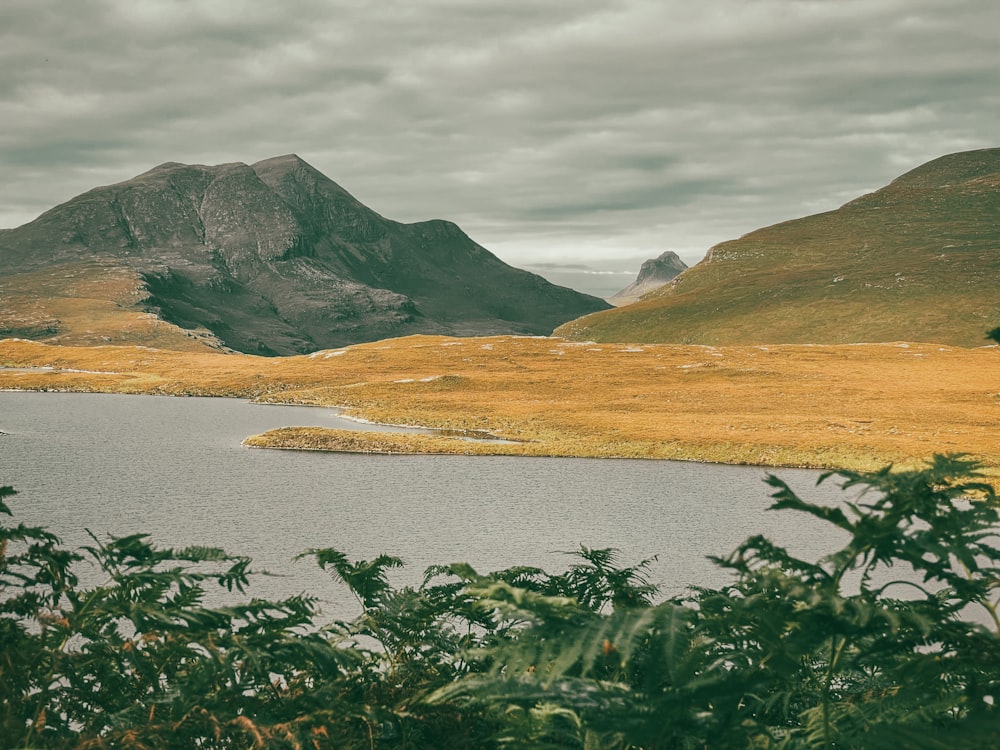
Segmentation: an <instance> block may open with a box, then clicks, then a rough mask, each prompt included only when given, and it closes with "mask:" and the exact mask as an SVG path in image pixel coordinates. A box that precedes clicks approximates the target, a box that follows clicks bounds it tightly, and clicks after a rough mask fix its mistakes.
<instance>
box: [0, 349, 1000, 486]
mask: <svg viewBox="0 0 1000 750" xmlns="http://www.w3.org/2000/svg"><path fill="white" fill-rule="evenodd" d="M984 341H985V340H984ZM998 365H1000V351H998V350H997V349H996V348H995V347H980V348H977V349H961V348H957V347H945V346H938V345H930V344H907V343H901V342H900V343H895V344H859V345H851V346H745V347H737V346H733V347H707V346H680V345H664V344H659V345H653V344H649V345H642V346H639V345H634V344H593V343H577V342H569V341H565V340H563V339H557V338H545V337H537V338H535V337H518V336H492V337H486V338H462V339H457V338H448V337H443V336H411V337H407V338H402V339H391V340H387V341H380V342H377V343H373V344H361V345H357V346H350V347H344V348H342V349H333V350H327V351H322V352H315V353H314V354H311V355H308V356H298V357H281V358H269V357H254V356H248V355H240V354H221V353H212V354H204V353H200V354H196V353H190V352H177V351H165V350H157V349H148V348H144V347H115V346H105V347H65V346H62V347H60V346H47V345H45V344H40V343H37V342H31V341H19V340H6V341H0V388H9V389H24V390H29V389H31V390H57V391H105V392H119V393H152V394H168V395H189V396H237V397H243V398H251V399H256V400H258V401H263V402H276V403H277V402H280V403H297V404H314V405H319V406H334V407H340V408H343V409H345V410H346V411H347V413H348V414H350V415H353V416H357V417H362V418H364V419H367V420H370V421H374V422H382V423H386V424H404V425H420V426H424V427H433V428H444V429H449V430H460V431H485V432H487V433H489V434H491V435H494V436H496V437H500V438H504V439H506V440H509V441H512V442H510V443H469V442H467V441H459V440H457V439H451V440H450V441H449V440H448V439H446V438H438V439H437V440H436V441H430V440H420V441H413V440H411V439H409V438H400V439H399V440H397V441H396V444H395V445H394V447H393V448H392V450H396V449H397V448H399V449H401V450H421V451H424V450H435V451H439V450H440V451H453V452H459V453H490V454H508V455H530V456H577V457H593V458H655V459H683V460H694V461H712V462H721V463H741V464H754V465H762V466H809V467H816V468H829V469H838V468H848V469H853V470H859V471H860V470H864V471H867V470H873V469H877V468H878V467H879V466H882V465H884V464H887V463H892V464H894V465H896V466H901V467H902V466H906V467H909V468H914V467H917V466H920V465H921V462H922V461H923V459H924V458H926V457H927V456H929V455H931V453H933V452H935V451H950V452H956V451H962V452H967V453H969V454H971V455H975V456H978V457H980V458H981V459H982V460H983V461H984V462H986V466H985V470H986V471H988V472H990V473H991V474H993V475H994V476H998V477H1000V444H998V442H997V430H996V425H997V421H998V418H1000V412H998V409H1000V399H998V396H997V383H998V378H1000V369H998ZM5 366H6V367H8V368H21V369H7V370H5V369H3V368H4V367H5ZM23 368H50V369H35V370H30V371H24V370H23ZM387 440H388V438H386V437H384V436H377V435H375V434H374V433H369V434H368V435H367V436H364V435H358V436H344V435H342V434H331V433H326V434H320V433H317V432H315V431H308V430H299V431H296V432H295V433H294V434H292V433H290V432H288V431H286V432H282V433H276V434H274V435H268V436H265V437H263V438H261V439H256V440H255V441H254V444H257V445H280V446H281V447H301V448H328V447H338V446H343V445H344V444H345V443H350V444H351V445H354V446H355V447H360V449H362V450H373V449H375V448H376V447H377V446H376V445H375V444H374V443H375V442H378V443H380V444H383V445H384V444H385V441H387ZM365 441H369V442H368V443H365ZM416 443H419V445H417V444H416Z"/></svg>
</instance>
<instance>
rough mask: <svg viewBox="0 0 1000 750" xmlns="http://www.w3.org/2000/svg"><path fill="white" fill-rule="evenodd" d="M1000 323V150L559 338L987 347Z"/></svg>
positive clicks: (764, 239) (828, 218) (777, 232)
mask: <svg viewBox="0 0 1000 750" xmlns="http://www.w3.org/2000/svg"><path fill="white" fill-rule="evenodd" d="M997 325H1000V148H994V149H982V150H978V151H967V152H962V153H957V154H951V155H948V156H943V157H940V158H938V159H935V160H933V161H931V162H928V163H926V164H924V165H922V166H920V167H918V168H916V169H914V170H912V171H910V172H907V173H906V174H904V175H902V176H900V177H899V178H897V179H896V180H893V182H891V183H890V184H889V185H887V186H885V187H884V188H882V189H880V190H877V191H875V192H873V193H870V194H868V195H863V196H861V197H859V198H857V199H855V200H852V201H850V202H849V203H847V204H845V205H844V206H841V207H840V208H839V209H837V210H835V211H828V212H826V213H822V214H816V215H814V216H807V217H804V218H801V219H795V220H792V221H786V222H783V223H781V224H775V225H774V226H770V227H764V228H762V229H758V230H756V231H754V232H750V233H749V234H746V235H744V236H743V237H740V238H739V239H735V240H731V241H728V242H723V243H721V244H719V245H716V246H715V247H713V248H712V249H711V250H710V251H709V252H708V254H707V256H706V257H705V259H704V260H703V261H701V262H700V263H698V264H697V265H695V266H693V267H691V268H690V269H688V270H687V271H685V272H684V273H683V274H681V275H680V276H678V277H677V278H676V279H674V280H673V281H671V282H669V283H668V284H666V285H665V286H663V287H661V288H660V289H658V290H656V291H654V292H652V293H650V294H648V295H647V296H645V297H644V298H643V299H642V300H641V301H639V302H637V303H636V304H634V305H630V306H628V307H623V308H618V309H616V310H611V311H606V312H600V313H596V314H594V315H590V316H587V317H584V318H582V319H580V320H576V321H573V322H571V323H568V324H566V325H565V326H562V327H560V328H559V329H558V330H557V331H556V334H557V335H559V336H566V337H568V338H581V339H586V340H596V341H632V342H661V343H692V344H767V343H793V344H800V343H801V344H807V343H814V344H849V343H858V342H885V341H922V342H931V343H940V344H954V345H958V346H982V345H985V344H986V343H987V341H986V337H985V332H986V331H988V330H991V329H992V328H994V327H996V326H997Z"/></svg>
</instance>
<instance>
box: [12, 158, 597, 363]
mask: <svg viewBox="0 0 1000 750" xmlns="http://www.w3.org/2000/svg"><path fill="white" fill-rule="evenodd" d="M67 280H72V281H71V282H70V281H67ZM0 292H2V302H0V335H21V336H25V337H34V338H44V339H48V340H56V341H69V340H72V341H74V342H79V341H84V340H86V338H87V336H86V335H85V334H86V332H91V333H92V334H93V335H94V343H96V342H100V341H112V342H129V343H135V342H136V341H135V339H139V342H140V343H141V339H142V335H138V334H135V333H134V326H135V325H138V323H137V320H138V318H136V316H137V315H139V316H140V317H142V318H143V319H145V320H146V323H145V324H144V326H145V327H146V328H148V327H149V326H150V325H152V324H151V323H149V322H148V319H149V318H150V317H153V318H155V319H156V322H157V323H162V322H163V321H165V322H166V323H169V324H173V326H174V327H177V328H179V329H180V332H178V330H176V329H172V330H173V334H170V336H173V339H178V337H187V338H188V339H193V340H197V342H198V343H209V344H214V345H219V346H225V347H229V348H232V349H236V350H239V351H244V352H251V353H261V354H269V355H270V354H293V353H302V352H309V351H313V350H316V349H321V348H328V347H336V346H342V345H345V344H351V343H358V342H364V341H373V340H377V339H381V338H387V337H394V336H402V335H408V334H414V333H433V334H447V335H456V336H466V335H486V334H502V333H521V334H548V333H550V332H551V331H552V329H553V328H554V327H555V326H557V325H559V324H560V323H564V322H566V321H567V320H571V319H573V318H576V317H579V316H580V315H583V314H586V313H589V312H594V311H597V310H601V309H605V308H607V307H608V305H607V303H605V302H604V301H603V300H600V299H598V298H596V297H591V296H588V295H585V294H581V293H579V292H576V291H573V290H571V289H567V288H565V287H559V286H555V285H553V284H550V283H549V282H547V281H545V280H544V279H543V278H541V277H540V276H537V275H535V274H532V273H528V272H527V271H523V270H520V269H516V268H512V267H511V266H508V265H507V264H505V263H503V262H502V261H501V260H499V259H498V258H497V257H496V256H494V255H493V254H491V253H490V252H488V251H487V250H486V249H484V248H483V247H481V246H479V245H478V244H476V243H475V242H473V241H472V240H471V239H469V237H468V236H466V235H465V233H464V232H462V230H461V229H459V228H458V227H457V226H456V225H455V224H452V223H451V222H447V221H440V220H434V221H425V222H419V223H416V224H401V223H398V222H395V221H391V220H389V219H386V218H383V217H382V216H380V215H379V214H377V213H375V212H374V211H372V210H371V209H369V208H367V207H366V206H364V205H362V204H361V203H360V202H359V201H357V200H356V199H355V198H354V197H353V196H351V195H350V194H349V193H348V192H347V191H346V190H344V189H343V188H342V187H340V186H339V185H338V184H336V183H335V182H333V181H332V180H330V179H329V178H327V177H325V176H324V175H323V174H321V173H320V172H318V171H317V170H316V169H314V168H313V167H311V166H310V165H309V164H307V163H306V162H304V161H303V160H302V159H300V158H299V157H297V156H294V155H289V156H281V157H277V158H273V159H267V160H265V161H262V162H258V163H257V164H253V165H251V166H248V165H246V164H242V163H234V164H223V165H219V166H202V165H186V164H176V163H167V164H162V165H160V166H158V167H156V168H155V169H152V170H150V171H149V172H146V173H144V174H141V175H139V176H138V177H135V178H133V179H131V180H128V181H126V182H122V183H118V184H116V185H111V186H108V187H100V188H96V189H94V190H91V191H89V192H87V193H85V194H83V195H80V196H78V197H76V198H73V199H72V200H70V201H68V202H66V203H64V204H62V205H59V206H57V207H55V208H53V209H51V210H49V211H47V212H46V213H44V214H42V215H41V216H40V217H38V218H37V219H36V220H35V221H33V222H30V223H29V224H25V225H24V226H22V227H19V228H17V229H10V230H3V231H0ZM95 300H96V302H95ZM98 303H99V306H100V309H101V311H102V313H101V315H100V316H98V317H100V318H101V319H100V320H94V319H93V318H94V316H95V309H96V308H95V305H97V304H98ZM113 313H121V314H122V315H119V317H118V318H115V316H114V314H113ZM126 313H127V314H128V315H129V316H130V317H128V318H127V320H126V317H123V316H124V314H126ZM116 326H117V327H116ZM95 327H96V329H99V332H100V334H101V335H97V334H96V333H94V330H96V329H95ZM168 327H169V326H168ZM92 329H94V330H92ZM157 331H158V332H159V335H160V337H159V338H155V341H157V342H158V341H162V340H164V339H163V338H162V337H163V336H167V338H168V339H170V336H168V335H167V334H168V333H170V332H169V331H167V332H165V328H164V326H163V325H160V326H159V328H157ZM174 334H177V335H174Z"/></svg>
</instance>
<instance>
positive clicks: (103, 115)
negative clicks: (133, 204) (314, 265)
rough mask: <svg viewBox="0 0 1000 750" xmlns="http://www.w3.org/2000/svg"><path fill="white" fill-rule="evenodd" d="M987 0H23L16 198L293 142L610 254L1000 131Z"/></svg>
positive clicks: (836, 193)
mask: <svg viewBox="0 0 1000 750" xmlns="http://www.w3.org/2000/svg"><path fill="white" fill-rule="evenodd" d="M996 28H1000V5H997V4H996V3H994V2H992V0H954V2H950V3H947V4H945V3H940V2H938V1H937V0H838V2H822V1H820V0H717V1H716V2H712V3H690V2H685V1H683V0H555V1H554V2H549V3H536V2H526V1H525V0H510V1H509V2H505V3H469V2H463V1H461V0H409V1H408V2H402V1H401V0H384V1H383V2H380V3H370V4H362V3H357V2H353V1H348V0H335V1H333V2H331V1H329V0H289V1H288V2H285V3H281V4H275V3H271V2H264V1H262V0H242V1H239V2H237V1H236V0H229V1H227V2H224V1H223V0H77V1H76V2H73V3H55V2H52V1H51V0H48V1H47V0H41V1H39V0H6V1H5V3H4V4H3V7H2V9H0V122H3V123H4V127H3V128H2V129H0V174H2V175H3V179H2V180H0V226H13V225H16V224H20V223H23V222H25V221H28V220H30V219H32V218H34V217H35V216H37V215H38V214H39V213H41V212H42V211H44V210H45V209H47V208H50V207H51V206H52V205H54V204H55V203H58V202H61V201H63V200H67V199H68V198H70V197H72V196H73V195H76V194H79V193H81V192H83V191H85V190H87V189H89V188H90V187H93V186H95V185H98V184H107V183H110V182H116V181H120V180H124V179H128V178H129V177H131V176H133V175H135V174H138V173H140V172H143V171H145V170H147V169H149V168H150V167H152V166H154V165H155V164H158V163H161V162H164V161H181V162H190V163H210V164H216V163H222V162H227V161H244V162H248V163H249V162H253V161H256V160H259V159H263V158H267V157H269V156H274V155H277V154H282V153H289V152H294V153H298V154H300V155H301V156H302V157H303V158H305V159H306V160H307V161H309V162H310V163H312V164H313V165H314V166H316V167H317V168H318V169H320V170H321V171H323V172H324V173H325V174H327V175H328V176H330V177H331V178H332V179H334V180H336V181H337V182H339V183H340V184H341V185H343V186H344V187H345V188H347V189H348V190H350V191H351V192H352V193H354V194H355V195H356V196H357V197H358V198H359V199H360V200H362V201H363V202H365V203H366V204H368V205H369V206H371V207H372V208H373V209H375V210H376V211H378V212H379V213H381V214H383V215H385V216H388V217H391V218H395V219H399V220H403V221H415V220H421V219H427V218H432V217H440V218H449V219H452V220H454V221H456V222H458V223H459V224H460V225H461V226H462V227H463V229H465V230H466V231H467V232H468V233H469V234H470V236H472V237H473V238H474V239H476V240H477V241H478V242H480V243H481V244H483V245H484V246H486V247H488V248H490V249H491V250H493V251H494V252H497V253H498V254H500V255H501V257H503V258H504V259H505V260H508V262H513V263H515V265H516V264H523V263H525V262H527V261H528V260H532V259H533V260H538V259H539V258H548V259H550V260H551V261H552V262H556V263H570V262H573V261H574V260H577V261H580V262H583V263H594V262H597V263H602V264H605V263H610V264H612V265H614V264H615V263H617V262H618V261H619V260H624V259H628V262H629V263H633V264H634V267H635V269H636V271H637V270H638V265H639V263H640V262H641V260H642V259H643V258H644V257H654V256H655V255H658V254H659V253H660V252H662V251H663V250H666V249H672V250H675V251H677V252H678V253H679V254H681V256H682V258H684V260H685V261H686V262H688V263H689V264H690V263H694V262H696V261H697V260H699V259H700V257H701V256H703V255H704V253H705V251H706V250H707V249H708V247H709V246H710V245H711V244H714V243H715V242H719V241H722V240H725V239H728V238H731V237H734V236H738V235H740V234H743V233H745V232H747V231H751V230H752V229H755V228H757V227H759V226H763V225H766V224H769V223H773V222H776V221H780V220H785V219H789V218H794V217H796V216H800V215H803V214H806V213H811V212H815V211H819V210H826V209H829V208H833V207H835V206H836V205H839V204H840V203H843V202H845V201H847V200H849V199H850V198H852V197H855V196H856V195H858V194H860V193H862V192H865V191H867V190H871V189H874V188H877V187H879V186H881V185H883V184H885V183H887V182H888V181H889V180H891V179H893V178H894V177H896V176H898V174H900V173H901V172H902V171H905V170H907V169H910V168H912V167H915V166H917V165H918V164H920V163H922V162H924V161H927V160H929V159H931V158H934V157H936V156H940V155H943V154H945V153H950V152H953V151H959V150H964V149H969V148H981V147H988V146H995V145H998V144H997V143H996V141H995V138H996V134H995V132H996V122H998V121H1000V117H998V115H1000V106H998V104H1000V89H998V87H997V86H996V83H997V74H996V71H997V70H1000V50H998V48H997V45H996V44H995V39H994V38H993V37H994V36H995V29H996Z"/></svg>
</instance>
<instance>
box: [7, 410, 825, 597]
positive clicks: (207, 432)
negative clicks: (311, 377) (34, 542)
mask: <svg viewBox="0 0 1000 750" xmlns="http://www.w3.org/2000/svg"><path fill="white" fill-rule="evenodd" d="M289 425H299V426H326V427H330V426H342V427H348V428H350V429H359V428H364V427H372V428H373V426H365V425H358V424H357V423H355V422H346V421H344V420H342V419H340V418H338V417H337V416H336V414H335V413H334V412H332V411H331V410H327V409H318V408H312V407H295V406H271V405H256V404H251V403H248V402H246V401H243V400H238V399H215V398H175V397H166V396H126V395H110V394H69V393H29V392H0V432H2V433H5V434H3V435H0V484H8V485H13V486H14V487H15V489H16V490H18V492H19V494H18V495H17V496H16V497H14V498H12V500H11V501H10V504H11V506H12V508H13V509H14V511H15V518H16V519H17V520H24V521H25V522H29V523H32V524H40V525H44V526H46V527H48V528H49V529H50V530H52V531H54V532H55V533H57V534H59V535H60V536H61V537H62V539H63V541H64V542H65V543H67V544H71V545H78V544H82V543H88V542H89V537H88V536H87V532H86V531H85V530H86V529H90V530H92V531H93V532H95V533H97V534H98V535H100V536H106V535H108V534H114V535H119V536H121V535H125V534H130V533H136V532H148V533H150V534H152V535H153V537H154V539H155V540H156V541H157V542H158V543H159V544H161V545H163V546H187V545H192V544H198V545H208V546H221V547H224V548H225V549H226V550H228V551H230V552H233V553H239V554H246V555H250V556H252V557H253V558H254V561H255V564H256V567H259V568H267V569H268V570H270V571H272V572H275V573H281V574H283V575H282V577H275V578H267V579H264V580H262V581H259V582H258V583H256V584H255V585H254V587H253V588H252V589H251V593H256V594H258V595H260V596H269V597H278V596H284V595H288V594H294V593H300V592H302V591H309V592H310V593H314V594H317V595H319V596H320V597H321V598H322V599H323V600H324V601H326V602H327V605H326V606H325V609H326V610H327V611H328V612H329V611H333V612H335V613H336V614H338V615H339V614H343V612H344V610H343V608H344V607H351V606H353V600H351V599H350V597H349V596H345V592H344V590H343V589H342V588H341V587H340V586H339V585H337V584H335V583H333V582H332V581H330V580H329V579H328V578H327V577H326V576H325V574H322V573H320V572H319V571H318V570H315V569H314V565H313V564H312V563H310V562H309V561H304V560H303V561H298V562H292V558H293V557H294V556H295V555H296V554H297V553H298V552H300V551H302V550H304V549H307V548H311V547H331V546H332V547H337V548H338V549H341V550H343V551H344V552H345V553H347V554H348V555H349V556H351V557H354V558H365V559H370V558H371V557H373V556H375V555H377V554H379V553H382V552H387V553H390V554H394V555H398V556H401V557H402V558H403V559H404V560H405V561H406V563H407V569H406V570H404V571H403V572H401V573H400V574H399V578H398V579H397V582H406V583H418V582H419V579H420V575H421V574H422V572H423V570H424V568H425V567H427V566H428V565H431V564H443V563H449V562H457V561H463V562H468V563H470V564H472V565H473V566H474V567H475V568H476V569H478V570H480V571H481V572H486V571H489V570H495V569H499V568H502V567H507V566H511V565H519V564H533V565H540V566H542V567H545V568H546V569H549V570H553V571H555V570H561V569H563V568H564V567H565V565H567V564H568V562H569V561H570V560H569V558H568V557H566V556H565V555H564V554H561V551H566V550H572V549H576V548H578V547H579V545H581V544H584V545H587V546H589V547H617V548H619V549H621V550H622V556H623V560H624V561H626V562H630V563H634V562H637V561H638V560H640V559H642V558H644V557H651V556H654V555H655V556H658V560H657V562H656V564H655V565H654V567H653V578H654V580H655V582H657V583H659V584H661V585H662V586H663V589H664V592H665V593H666V594H675V593H680V592H681V591H682V590H683V589H684V588H685V587H686V586H688V585H692V584H697V585H709V586H718V585H722V584H723V583H725V582H726V581H727V580H729V579H728V576H727V575H726V574H725V573H724V572H722V571H720V570H719V569H717V568H716V567H715V566H714V565H713V564H712V563H710V562H709V561H708V560H707V559H706V556H707V555H710V554H725V553H727V552H729V551H731V550H732V549H733V548H734V547H735V546H736V545H737V544H739V542H740V541H742V540H743V539H744V538H746V537H747V536H749V535H750V534H755V533H766V534H768V535H769V536H771V537H772V538H773V539H775V540H776V541H779V542H781V543H783V544H788V545H789V546H791V547H792V548H793V549H795V550H796V551H800V552H805V553H806V554H809V555H816V554H820V553H822V552H824V551H829V550H830V549H832V547H833V545H834V544H835V543H836V542H837V541H839V537H838V538H834V537H832V536H831V534H830V532H829V531H828V530H827V529H826V527H824V526H821V525H819V524H817V523H815V522H812V521H811V520H810V519H808V518H805V517H803V516H802V515H801V514H793V513H790V512H787V511H786V512H765V510H764V509H765V508H766V507H767V506H768V505H769V504H770V500H769V498H768V494H769V492H770V488H769V487H767V486H766V485H765V484H764V482H763V479H764V477H765V476H766V473H767V472H766V471H765V470H763V469H760V468H756V467H737V466H723V465H712V464H699V463H684V462H672V461H639V460H610V459H545V458H522V457H511V456H493V457H491V456H401V455H388V456H386V455H357V454H335V453H318V452H299V451H270V450H260V449H251V448H246V447H244V446H242V445H241V441H242V440H243V438H245V437H247V436H248V435H251V434H254V433H259V432H263V431H264V430H267V429H272V428H275V427H281V426H289ZM776 473H777V474H778V475H779V476H781V477H782V478H783V479H785V480H786V481H788V482H789V483H790V484H792V485H793V486H794V487H795V488H796V489H797V490H799V491H800V492H801V493H802V494H803V495H804V496H806V497H809V498H819V497H823V498H829V499H831V500H832V499H833V498H835V497H836V496H838V495H839V492H838V491H837V490H836V489H835V488H834V487H832V486H827V485H823V486H821V487H820V488H815V487H814V486H813V485H814V484H815V479H816V477H817V473H816V472H811V471H799V470H780V471H777V472H776Z"/></svg>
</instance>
